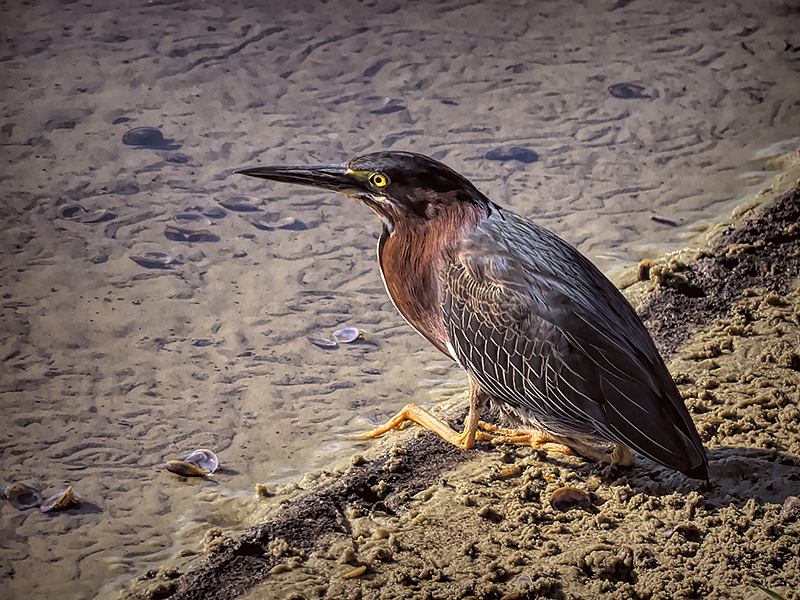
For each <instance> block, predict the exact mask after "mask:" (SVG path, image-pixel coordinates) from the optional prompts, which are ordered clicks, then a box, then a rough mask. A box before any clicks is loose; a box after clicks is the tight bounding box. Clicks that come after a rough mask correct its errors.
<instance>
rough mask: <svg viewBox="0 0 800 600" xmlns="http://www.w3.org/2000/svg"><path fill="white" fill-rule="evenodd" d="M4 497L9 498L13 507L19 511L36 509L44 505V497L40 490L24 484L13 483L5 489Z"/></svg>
mask: <svg viewBox="0 0 800 600" xmlns="http://www.w3.org/2000/svg"><path fill="white" fill-rule="evenodd" d="M3 495H4V496H5V497H6V498H8V501H9V502H10V503H11V506H13V507H14V508H16V509H18V510H27V509H29V508H35V507H37V506H39V505H40V504H41V503H42V495H41V494H40V493H39V491H38V490H35V489H34V488H32V487H30V486H27V485H25V484H24V483H12V484H10V485H7V486H6V487H4V488H3Z"/></svg>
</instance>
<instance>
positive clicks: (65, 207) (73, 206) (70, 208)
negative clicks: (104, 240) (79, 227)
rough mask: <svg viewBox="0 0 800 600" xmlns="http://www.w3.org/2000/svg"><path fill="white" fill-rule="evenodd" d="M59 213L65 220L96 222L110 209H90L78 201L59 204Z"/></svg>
mask: <svg viewBox="0 0 800 600" xmlns="http://www.w3.org/2000/svg"><path fill="white" fill-rule="evenodd" d="M57 214H58V218H59V219H64V220H65V221H74V222H76V223H95V222H97V221H100V220H101V219H103V218H104V217H105V216H106V214H108V211H107V210H106V209H105V208H101V209H98V210H92V211H89V210H86V209H85V208H84V207H83V206H81V205H80V204H78V203H77V202H70V203H68V204H62V205H61V206H59V207H58V212H57Z"/></svg>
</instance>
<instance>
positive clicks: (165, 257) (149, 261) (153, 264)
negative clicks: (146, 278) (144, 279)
mask: <svg viewBox="0 0 800 600" xmlns="http://www.w3.org/2000/svg"><path fill="white" fill-rule="evenodd" d="M130 259H131V260H132V261H133V262H135V263H136V264H137V265H141V266H142V267H146V268H148V269H164V268H166V267H167V266H169V265H171V264H172V263H173V262H175V258H174V257H173V256H172V255H171V254H169V253H168V252H157V251H151V252H143V253H142V254H137V255H135V256H131V257H130Z"/></svg>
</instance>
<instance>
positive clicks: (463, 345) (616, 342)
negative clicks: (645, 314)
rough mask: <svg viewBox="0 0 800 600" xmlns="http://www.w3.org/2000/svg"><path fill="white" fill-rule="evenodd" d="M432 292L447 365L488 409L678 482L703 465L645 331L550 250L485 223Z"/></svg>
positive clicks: (564, 254)
mask: <svg viewBox="0 0 800 600" xmlns="http://www.w3.org/2000/svg"><path fill="white" fill-rule="evenodd" d="M509 240H512V241H509ZM443 280H444V281H443V284H444V285H443V298H442V310H443V316H444V320H445V323H446V325H447V330H448V335H449V338H450V342H451V344H452V346H453V348H454V349H455V352H456V355H457V358H458V360H459V361H460V362H461V364H462V365H463V366H464V368H466V369H467V371H469V372H470V374H471V375H473V377H475V379H476V380H477V381H478V382H479V383H480V385H481V386H482V387H483V388H484V389H485V390H486V391H487V392H489V393H490V394H492V395H493V396H494V397H495V398H497V399H498V400H500V401H502V402H504V403H506V404H508V405H510V406H511V407H513V408H515V409H516V410H517V411H518V412H519V414H521V415H522V416H523V417H525V418H527V419H530V420H532V421H534V422H535V423H536V424H538V425H540V426H542V427H544V428H545V429H547V430H549V431H551V432H552V433H555V434H561V435H569V434H582V435H588V436H592V437H597V438H600V439H603V440H606V441H609V442H616V443H620V444H623V445H625V446H628V447H630V448H632V449H634V450H637V451H639V452H641V453H642V454H644V455H645V456H648V457H649V458H651V459H653V460H655V461H657V462H659V463H661V464H665V465H667V466H670V467H673V468H676V469H679V470H682V471H684V472H688V471H691V470H692V469H695V468H702V467H703V465H705V463H706V459H705V453H704V451H703V449H702V444H701V442H700V439H699V436H698V435H697V432H696V430H695V428H694V424H693V423H692V421H691V418H690V417H689V414H688V412H687V411H686V407H685V405H684V404H683V400H682V399H681V397H680V395H679V393H678V390H677V388H676V387H675V384H674V382H673V381H672V378H671V377H670V375H669V372H668V371H667V369H666V366H665V365H664V363H663V360H662V359H661V357H660V355H659V354H658V351H657V350H656V348H655V345H654V344H653V342H652V339H651V338H650V335H649V334H648V333H647V330H646V329H645V328H644V326H643V325H642V323H641V321H640V320H639V318H638V317H637V316H636V313H635V312H634V311H633V309H632V307H631V306H630V304H629V303H628V302H627V300H625V298H624V297H623V296H622V295H621V294H620V293H619V291H618V290H617V289H616V288H615V287H614V286H613V285H612V284H611V282H610V281H608V279H607V278H606V277H605V276H603V275H602V273H600V271H599V270H597V268H596V267H594V265H592V264H591V263H590V262H589V261H588V260H587V259H586V258H585V257H583V256H582V255H581V254H580V253H579V252H577V251H576V250H575V249H574V248H572V247H571V246H569V245H568V244H566V243H565V242H563V241H562V240H561V239H560V238H558V237H557V236H555V235H554V234H552V233H550V232H549V231H547V230H546V229H543V228H541V227H538V226H537V225H535V224H533V223H531V222H529V221H527V220H525V219H522V218H521V217H518V216H517V215H514V214H513V213H509V212H505V211H504V212H503V213H499V214H498V213H494V214H493V215H491V216H490V217H488V218H487V219H486V220H484V221H483V222H482V223H481V225H479V227H478V229H477V230H476V231H475V232H474V233H473V234H471V235H470V237H469V238H467V239H465V240H464V241H463V243H462V244H461V245H460V246H459V248H457V250H456V252H455V253H454V255H453V257H452V259H451V260H450V262H449V263H448V264H447V266H446V268H445V271H444V274H443Z"/></svg>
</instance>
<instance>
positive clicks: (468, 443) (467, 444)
mask: <svg viewBox="0 0 800 600" xmlns="http://www.w3.org/2000/svg"><path fill="white" fill-rule="evenodd" d="M406 421H414V422H415V423H418V424H420V425H422V426H423V427H426V428H427V429H430V430H431V431H433V432H435V433H438V434H439V435H440V436H441V437H442V438H444V439H445V440H446V441H448V442H450V443H451V444H453V445H454V446H458V447H459V448H472V446H474V445H475V441H474V437H473V438H472V439H470V437H471V436H470V435H468V432H467V431H465V432H464V433H458V432H456V431H454V430H453V429H452V428H451V427H450V426H449V425H448V424H447V423H446V422H445V421H444V420H442V419H440V418H438V417H435V416H433V415H432V414H431V413H429V412H428V411H427V410H425V409H424V408H420V407H419V406H417V405H416V404H406V405H405V406H404V407H403V409H402V410H401V411H400V412H399V413H397V414H396V415H395V416H394V417H392V418H391V419H389V420H388V421H387V422H386V423H384V424H383V425H381V426H379V427H376V428H375V429H373V430H372V431H367V432H365V433H358V434H355V435H353V436H352V437H356V438H373V437H377V436H379V435H383V434H384V433H386V432H387V431H390V430H392V429H398V428H400V427H401V426H402V425H403V423H405V422H406Z"/></svg>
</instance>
